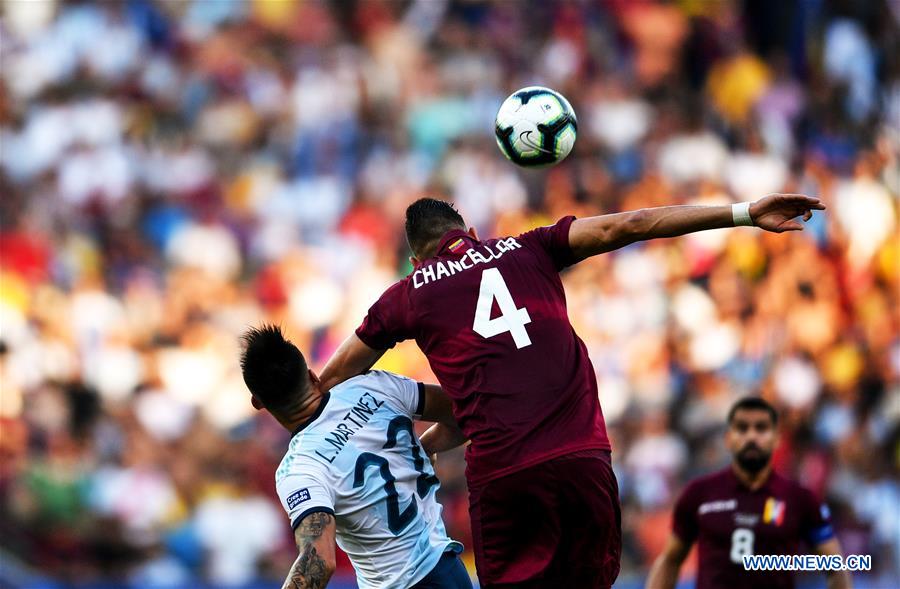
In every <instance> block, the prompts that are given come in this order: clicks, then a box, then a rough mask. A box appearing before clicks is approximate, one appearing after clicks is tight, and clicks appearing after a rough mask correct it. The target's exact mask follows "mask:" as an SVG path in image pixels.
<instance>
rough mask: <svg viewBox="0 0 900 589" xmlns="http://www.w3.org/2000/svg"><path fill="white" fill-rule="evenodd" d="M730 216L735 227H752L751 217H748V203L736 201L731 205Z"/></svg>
mask: <svg viewBox="0 0 900 589" xmlns="http://www.w3.org/2000/svg"><path fill="white" fill-rule="evenodd" d="M731 218H732V219H733V220H734V226H735V227H741V226H742V225H743V226H747V227H753V219H752V218H751V217H750V203H749V202H736V203H734V204H733V205H731Z"/></svg>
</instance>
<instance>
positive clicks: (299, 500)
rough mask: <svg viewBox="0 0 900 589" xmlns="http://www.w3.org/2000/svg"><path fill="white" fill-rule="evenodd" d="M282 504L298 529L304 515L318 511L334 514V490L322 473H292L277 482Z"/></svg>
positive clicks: (292, 526)
mask: <svg viewBox="0 0 900 589" xmlns="http://www.w3.org/2000/svg"><path fill="white" fill-rule="evenodd" d="M275 487H276V489H277V491H278V498H279V499H280V500H281V506H282V507H284V510H285V511H286V512H287V514H288V518H289V519H290V520H291V529H292V530H296V529H297V526H298V525H300V521H301V520H303V518H304V517H306V516H307V515H309V514H311V513H315V512H317V511H324V512H325V513H330V514H332V515H334V492H333V490H332V487H331V485H329V484H328V483H327V481H326V480H325V477H324V476H323V475H322V474H321V473H317V472H315V471H313V470H310V471H306V472H303V473H291V474H288V475H286V476H285V477H284V478H282V479H280V480H278V481H277V482H276V484H275Z"/></svg>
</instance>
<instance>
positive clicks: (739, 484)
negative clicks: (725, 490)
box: [728, 464, 775, 493]
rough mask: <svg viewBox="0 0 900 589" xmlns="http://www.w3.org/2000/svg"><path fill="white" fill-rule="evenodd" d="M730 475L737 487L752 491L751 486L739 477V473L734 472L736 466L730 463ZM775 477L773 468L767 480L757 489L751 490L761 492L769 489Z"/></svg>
mask: <svg viewBox="0 0 900 589" xmlns="http://www.w3.org/2000/svg"><path fill="white" fill-rule="evenodd" d="M728 477H729V478H730V479H731V482H732V484H733V485H734V486H735V488H737V489H743V490H745V491H750V487H748V486H747V485H746V484H745V483H744V481H742V480H741V479H740V478H738V475H736V474H735V472H734V467H732V465H730V464H729V465H728ZM774 479H775V469H774V468H772V469H770V470H769V476H767V477H766V480H765V482H763V484H762V485H760V486H759V487H758V488H756V489H755V490H753V491H750V492H751V493H760V492H763V491H767V490H769V487H771V485H772V482H773V480H774Z"/></svg>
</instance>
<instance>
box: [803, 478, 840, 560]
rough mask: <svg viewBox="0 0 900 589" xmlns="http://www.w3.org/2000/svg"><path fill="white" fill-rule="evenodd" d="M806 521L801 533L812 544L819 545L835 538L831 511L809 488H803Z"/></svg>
mask: <svg viewBox="0 0 900 589" xmlns="http://www.w3.org/2000/svg"><path fill="white" fill-rule="evenodd" d="M801 501H803V507H804V508H803V513H804V516H805V517H804V521H803V522H802V524H801V525H802V530H801V533H802V534H803V537H804V538H805V539H806V541H807V542H808V543H809V545H810V546H818V545H819V544H821V543H822V542H827V541H828V540H831V539H832V538H834V527H833V526H832V525H831V511H830V510H829V509H828V506H827V505H826V504H825V503H823V502H820V501H819V500H818V499H817V498H816V496H815V494H813V492H812V491H809V490H808V489H803V490H802V499H801Z"/></svg>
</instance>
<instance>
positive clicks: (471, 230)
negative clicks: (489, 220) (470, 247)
mask: <svg viewBox="0 0 900 589" xmlns="http://www.w3.org/2000/svg"><path fill="white" fill-rule="evenodd" d="M468 233H469V235H471V236H472V239H474V240H476V241H479V240H478V232H477V231H476V230H475V228H474V227H469V231H468Z"/></svg>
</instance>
